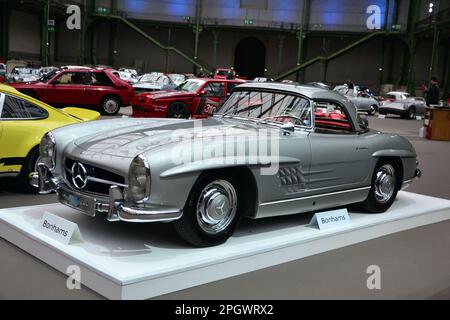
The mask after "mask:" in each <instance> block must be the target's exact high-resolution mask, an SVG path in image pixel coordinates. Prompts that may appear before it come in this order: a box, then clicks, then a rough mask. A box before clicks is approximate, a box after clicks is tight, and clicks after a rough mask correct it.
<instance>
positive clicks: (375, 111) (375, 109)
mask: <svg viewBox="0 0 450 320" xmlns="http://www.w3.org/2000/svg"><path fill="white" fill-rule="evenodd" d="M377 111H378V107H377V106H376V105H373V106H370V109H369V111H367V113H368V114H369V116H373V115H374V114H375V113H377Z"/></svg>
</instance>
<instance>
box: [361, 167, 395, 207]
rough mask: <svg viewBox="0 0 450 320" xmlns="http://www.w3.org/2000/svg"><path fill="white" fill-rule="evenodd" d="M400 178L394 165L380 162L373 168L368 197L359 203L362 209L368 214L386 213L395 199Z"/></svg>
mask: <svg viewBox="0 0 450 320" xmlns="http://www.w3.org/2000/svg"><path fill="white" fill-rule="evenodd" d="M400 176H401V175H400V172H399V169H398V168H397V166H395V165H394V163H391V162H388V161H380V162H379V163H378V164H377V166H376V167H375V171H374V174H373V177H372V185H371V188H370V191H369V195H368V196H367V198H366V200H365V201H364V202H362V203H361V207H362V209H363V210H365V211H367V212H370V213H383V212H385V211H387V210H388V209H389V208H390V207H391V205H392V203H394V200H395V198H396V197H397V193H398V190H399V187H398V186H399V185H400V183H399V179H400Z"/></svg>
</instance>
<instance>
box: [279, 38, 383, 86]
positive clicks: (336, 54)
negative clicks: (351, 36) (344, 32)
mask: <svg viewBox="0 0 450 320" xmlns="http://www.w3.org/2000/svg"><path fill="white" fill-rule="evenodd" d="M385 34H387V32H386V31H377V32H373V33H370V34H368V35H366V36H364V37H363V38H361V39H359V40H357V41H355V42H353V43H352V44H350V45H348V46H346V47H344V48H342V49H341V50H338V51H336V52H334V53H332V54H330V55H328V56H318V57H315V58H313V59H311V60H309V61H306V62H304V63H302V64H300V65H298V66H295V67H294V68H292V69H289V70H288V71H286V72H284V73H282V74H281V75H279V76H278V77H276V78H275V80H276V81H279V80H282V79H284V78H286V77H289V76H290V75H292V74H294V73H296V72H299V71H300V70H303V69H305V68H307V67H309V66H310V65H313V64H315V63H316V62H319V61H325V62H328V61H330V60H333V59H336V58H337V57H339V56H341V55H342V54H344V53H346V52H347V51H350V50H352V49H353V48H356V47H358V46H360V45H362V44H363V43H365V42H367V41H369V40H371V39H372V38H374V37H377V36H381V35H385Z"/></svg>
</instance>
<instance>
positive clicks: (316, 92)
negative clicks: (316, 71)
mask: <svg viewBox="0 0 450 320" xmlns="http://www.w3.org/2000/svg"><path fill="white" fill-rule="evenodd" d="M235 89H237V90H242V89H259V90H263V89H268V90H276V91H284V92H287V93H296V94H301V95H303V96H305V97H308V98H310V99H332V100H338V101H341V100H342V95H340V94H339V93H337V92H333V91H331V90H326V89H322V88H318V87H314V86H309V85H294V84H287V83H279V82H248V83H245V84H241V85H239V86H237V87H236V88H235Z"/></svg>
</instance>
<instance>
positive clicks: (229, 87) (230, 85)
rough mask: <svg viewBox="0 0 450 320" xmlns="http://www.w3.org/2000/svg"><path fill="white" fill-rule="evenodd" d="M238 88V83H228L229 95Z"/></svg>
mask: <svg viewBox="0 0 450 320" xmlns="http://www.w3.org/2000/svg"><path fill="white" fill-rule="evenodd" d="M236 86H237V83H233V82H227V95H230V94H231V90H233V88H234V87H236Z"/></svg>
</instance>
